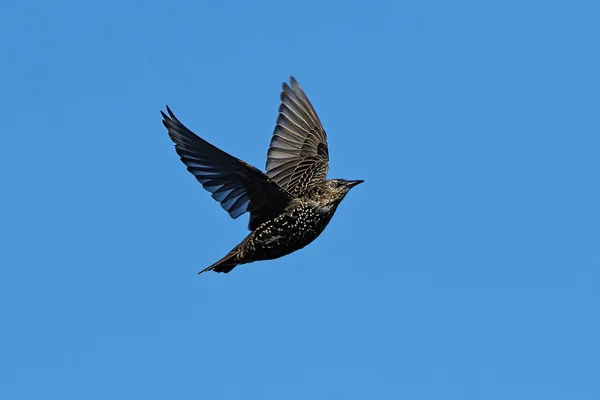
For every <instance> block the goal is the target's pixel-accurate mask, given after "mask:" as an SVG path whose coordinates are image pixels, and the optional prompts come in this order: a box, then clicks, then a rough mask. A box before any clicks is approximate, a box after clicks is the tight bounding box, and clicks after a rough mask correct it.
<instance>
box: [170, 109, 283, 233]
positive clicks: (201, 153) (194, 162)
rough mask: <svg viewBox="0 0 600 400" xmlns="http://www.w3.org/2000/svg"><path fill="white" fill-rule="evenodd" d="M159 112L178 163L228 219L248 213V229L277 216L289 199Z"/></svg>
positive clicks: (265, 179)
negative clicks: (178, 159) (193, 177)
mask: <svg viewBox="0 0 600 400" xmlns="http://www.w3.org/2000/svg"><path fill="white" fill-rule="evenodd" d="M167 112H168V113H169V115H168V116H167V115H166V114H165V113H163V112H162V111H161V114H162V116H163V124H164V125H165V127H166V128H167V130H168V131H169V136H170V137H171V140H172V141H173V142H174V143H175V150H176V151H177V154H179V156H180V157H181V161H182V162H183V163H184V164H185V165H186V166H187V169H188V171H190V172H191V173H192V174H193V175H194V176H195V177H196V179H197V180H198V182H200V183H201V184H202V186H203V187H204V189H206V190H208V191H209V192H210V193H212V197H213V198H214V199H215V200H217V201H218V202H219V203H221V207H223V209H224V210H225V211H227V212H228V213H229V215H230V216H231V217H232V218H237V217H239V216H240V215H242V214H244V213H245V212H250V222H249V224H248V229H250V230H254V229H255V228H256V227H258V226H259V225H260V224H261V223H263V222H264V221H266V220H268V219H270V218H273V217H274V216H276V215H278V214H280V213H281V212H282V211H283V209H284V208H285V206H286V205H287V204H288V202H289V201H290V200H291V199H292V196H291V195H290V194H289V193H288V192H287V191H286V190H284V189H282V188H281V187H280V186H279V185H278V184H277V183H276V182H274V181H273V180H272V179H271V178H269V177H268V176H267V175H265V174H264V173H262V172H261V171H259V170H258V169H256V168H254V167H253V166H251V165H250V164H248V163H246V162H244V161H242V160H239V159H237V158H235V157H233V156H232V155H230V154H227V153H225V152H224V151H222V150H220V149H218V148H217V147H215V146H213V145H212V144H210V143H208V142H207V141H206V140H204V139H202V138H200V137H198V136H197V135H196V134H194V133H193V132H192V131H190V130H189V129H188V128H186V127H185V126H184V125H183V124H182V123H181V122H180V121H179V120H178V119H177V118H176V117H175V115H173V112H172V111H171V109H170V108H169V107H168V106H167Z"/></svg>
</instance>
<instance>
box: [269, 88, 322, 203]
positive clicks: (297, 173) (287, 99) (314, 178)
mask: <svg viewBox="0 0 600 400" xmlns="http://www.w3.org/2000/svg"><path fill="white" fill-rule="evenodd" d="M290 85H291V86H290ZM290 85H288V84H287V83H284V84H283V90H282V92H281V106H280V107H279V117H278V118H277V125H276V126H275V131H274V132H273V138H272V139H271V145H270V146H269V152H268V153H267V166H266V171H267V175H268V176H269V177H271V178H272V179H273V180H274V181H275V182H277V183H278V184H279V186H281V187H282V188H284V189H286V190H287V191H288V192H289V193H291V194H292V195H294V196H301V195H302V194H303V193H305V192H306V191H307V190H309V189H310V188H311V187H313V186H314V185H316V184H319V183H321V182H323V181H324V180H325V179H326V177H327V171H328V169H329V149H328V147H327V135H326V133H325V130H324V129H323V126H322V125H321V121H319V117H318V116H317V113H316V112H315V110H314V109H313V107H312V105H311V104H310V101H309V100H308V98H307V97H306V94H304V91H303V90H302V88H301V87H300V85H298V82H296V80H295V79H294V77H291V78H290Z"/></svg>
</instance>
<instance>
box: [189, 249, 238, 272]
mask: <svg viewBox="0 0 600 400" xmlns="http://www.w3.org/2000/svg"><path fill="white" fill-rule="evenodd" d="M238 254H239V250H238V248H237V247H236V248H235V249H233V250H231V251H230V252H229V253H228V254H227V255H226V256H225V257H223V258H221V259H220V260H219V261H217V262H216V263H214V264H213V265H211V266H210V267H207V268H204V269H203V270H202V271H200V272H198V275H200V274H201V273H203V272H206V271H215V272H224V273H228V272H230V271H231V270H232V269H234V268H235V267H237V266H238V265H240V264H241V262H240V261H239V260H238V258H237V257H236V256H237V255H238Z"/></svg>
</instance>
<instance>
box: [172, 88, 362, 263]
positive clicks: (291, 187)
mask: <svg viewBox="0 0 600 400" xmlns="http://www.w3.org/2000/svg"><path fill="white" fill-rule="evenodd" d="M281 97H282V105H281V107H280V114H279V118H278V121H277V126H276V128H275V132H274V134H273V139H272V140H271V146H270V148H269V153H268V157H267V173H266V174H264V173H262V172H261V171H259V170H258V169H256V168H254V167H252V166H251V165H249V164H247V163H245V162H244V161H242V160H239V159H237V158H235V157H233V156H231V155H229V154H227V153H225V152H223V151H222V150H219V149H218V148H216V147H214V146H213V145H211V144H210V143H208V142H206V141H205V140H203V139H201V138H199V137H198V136H196V135H195V134H194V133H193V132H191V131H190V130H189V129H187V128H186V127H185V126H184V125H183V124H181V122H179V120H177V118H176V117H175V116H174V115H173V113H172V112H171V110H170V109H169V108H168V107H167V111H168V113H169V116H167V115H165V114H164V113H163V114H162V115H163V123H164V125H165V126H166V127H167V129H168V131H169V135H170V137H171V139H172V140H173V141H174V142H175V145H176V146H175V147H176V150H177V153H178V154H179V155H180V157H181V160H182V161H183V162H184V164H186V166H187V167H188V170H189V171H190V172H191V173H192V174H194V175H195V176H196V178H197V179H198V181H200V183H202V185H203V186H204V187H205V189H207V190H208V191H210V192H211V193H212V195H213V198H215V200H217V201H219V202H220V203H221V206H222V207H223V208H224V209H225V210H226V211H227V212H229V214H230V215H231V216H232V217H233V218H237V217H238V216H240V215H242V214H243V213H244V212H246V211H248V212H250V222H249V224H248V228H249V229H250V230H251V233H250V234H249V235H248V236H247V237H246V238H245V239H244V240H243V241H242V242H241V243H240V244H238V245H237V246H235V247H234V248H233V249H232V250H231V251H230V252H229V253H228V254H227V255H226V256H225V257H223V258H222V259H221V260H219V261H217V262H216V263H214V264H213V265H211V266H209V267H208V268H205V269H204V270H202V271H201V272H200V273H202V272H206V271H211V270H213V271H215V272H225V273H227V272H229V271H231V270H232V269H233V268H235V267H236V266H237V265H240V264H247V263H251V262H254V261H261V260H272V259H275V258H279V257H282V256H285V255H287V254H290V253H293V252H294V251H296V250H299V249H301V248H303V247H305V246H306V245H308V244H309V243H311V242H312V241H313V240H315V239H316V238H317V237H318V236H319V235H320V234H321V232H323V230H324V229H325V227H326V226H327V224H328V223H329V221H330V220H331V218H332V217H333V214H334V213H335V210H336V209H337V207H338V205H339V204H340V202H341V201H342V199H343V198H344V197H345V196H346V194H347V193H348V191H349V190H350V189H351V188H352V187H354V186H355V185H357V184H359V183H361V182H362V181H347V180H343V179H332V180H326V179H325V177H326V175H327V169H328V162H329V151H328V147H327V138H326V135H325V131H324V130H323V128H322V126H321V123H320V121H319V119H318V117H317V115H316V113H315V112H314V109H313V108H312V106H311V104H310V102H309V101H308V98H306V95H305V94H304V92H303V91H302V89H301V88H300V86H299V85H298V84H297V82H296V81H295V80H294V78H291V87H290V86H288V85H287V84H285V83H284V85H283V92H282V96H281Z"/></svg>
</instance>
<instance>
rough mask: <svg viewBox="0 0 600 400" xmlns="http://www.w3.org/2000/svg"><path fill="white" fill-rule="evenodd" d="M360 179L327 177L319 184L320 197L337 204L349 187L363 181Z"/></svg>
mask: <svg viewBox="0 0 600 400" xmlns="http://www.w3.org/2000/svg"><path fill="white" fill-rule="evenodd" d="M363 182H364V181H362V180H356V181H348V180H346V179H329V180H327V181H325V182H323V183H322V184H321V185H320V188H319V189H321V190H320V191H319V192H320V193H319V194H320V197H321V198H322V199H324V200H326V202H327V203H329V204H331V205H335V206H337V205H338V204H339V203H340V202H341V201H342V200H343V199H344V197H346V195H347V194H348V192H349V191H350V189H352V188H353V187H354V186H356V185H359V184H361V183H363Z"/></svg>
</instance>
